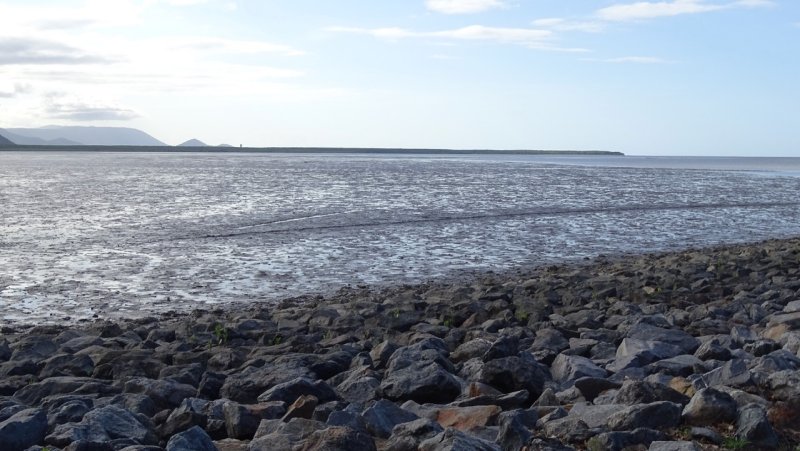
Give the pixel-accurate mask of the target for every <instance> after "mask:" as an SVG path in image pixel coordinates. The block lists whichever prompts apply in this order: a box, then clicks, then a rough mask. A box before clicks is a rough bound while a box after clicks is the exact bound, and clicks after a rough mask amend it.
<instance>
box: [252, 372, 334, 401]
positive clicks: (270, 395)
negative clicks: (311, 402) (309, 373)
mask: <svg viewBox="0 0 800 451" xmlns="http://www.w3.org/2000/svg"><path fill="white" fill-rule="evenodd" d="M303 395H314V396H315V397H316V398H317V400H318V401H319V402H328V401H335V400H336V399H338V397H337V396H336V392H335V391H334V390H333V388H331V386H330V385H328V384H327V383H325V381H322V380H317V381H314V380H312V379H309V378H307V377H298V378H296V379H293V380H290V381H287V382H284V383H282V384H278V385H276V386H274V387H272V388H270V389H269V390H267V391H265V392H264V393H262V394H261V395H260V396H259V397H258V400H259V401H260V402H267V401H283V402H285V403H287V404H291V403H293V402H295V400H297V398H299V397H300V396H303Z"/></svg>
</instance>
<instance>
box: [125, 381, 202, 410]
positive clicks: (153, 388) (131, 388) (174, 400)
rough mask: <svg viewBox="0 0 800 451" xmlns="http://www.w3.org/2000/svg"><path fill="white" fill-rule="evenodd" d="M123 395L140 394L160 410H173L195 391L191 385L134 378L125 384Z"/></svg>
mask: <svg viewBox="0 0 800 451" xmlns="http://www.w3.org/2000/svg"><path fill="white" fill-rule="evenodd" d="M124 391H125V393H140V394H143V395H146V396H148V397H149V398H150V399H152V400H153V402H155V403H156V406H158V407H159V408H161V409H174V408H175V407H178V406H179V405H180V404H181V402H183V400H184V399H186V398H193V397H194V396H195V394H197V389H196V388H194V387H192V386H191V385H186V384H179V383H177V382H173V381H170V380H155V379H146V378H142V377H136V378H133V379H130V380H128V381H127V382H125V388H124Z"/></svg>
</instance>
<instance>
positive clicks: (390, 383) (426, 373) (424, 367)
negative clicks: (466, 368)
mask: <svg viewBox="0 0 800 451" xmlns="http://www.w3.org/2000/svg"><path fill="white" fill-rule="evenodd" d="M400 351H402V349H400V350H398V351H397V352H400ZM397 352H395V356H393V357H392V361H391V363H390V364H389V368H388V369H387V370H386V375H385V376H384V379H383V381H382V382H381V386H380V388H381V392H382V393H383V395H384V396H385V397H387V398H389V399H391V400H395V401H405V400H414V401H418V402H440V403H447V402H450V401H452V400H454V399H455V398H456V397H457V396H458V395H459V393H461V384H460V383H459V382H458V380H457V379H456V378H455V376H453V375H452V374H451V373H450V372H449V371H447V370H446V369H445V367H443V366H442V365H441V364H440V363H439V362H437V360H438V359H436V358H430V356H429V357H428V358H425V357H421V356H418V357H419V359H417V358H409V357H406V356H402V357H400V358H397V357H396V355H397Z"/></svg>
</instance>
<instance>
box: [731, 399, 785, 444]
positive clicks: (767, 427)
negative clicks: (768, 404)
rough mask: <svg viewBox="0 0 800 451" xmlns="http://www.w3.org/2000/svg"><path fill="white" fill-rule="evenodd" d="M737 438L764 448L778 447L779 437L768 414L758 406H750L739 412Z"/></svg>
mask: <svg viewBox="0 0 800 451" xmlns="http://www.w3.org/2000/svg"><path fill="white" fill-rule="evenodd" d="M736 437H738V438H740V439H744V440H747V441H748V442H749V443H751V444H753V445H755V446H759V447H762V448H767V449H770V448H775V447H776V446H778V436H777V434H776V433H775V430H774V429H773V428H772V425H771V424H770V423H769V420H768V419H767V412H766V410H764V408H763V407H762V406H760V405H758V404H749V405H747V406H745V407H743V408H742V409H741V410H740V411H739V416H738V418H737V419H736Z"/></svg>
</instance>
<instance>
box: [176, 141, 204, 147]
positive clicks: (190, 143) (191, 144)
mask: <svg viewBox="0 0 800 451" xmlns="http://www.w3.org/2000/svg"><path fill="white" fill-rule="evenodd" d="M178 147H208V144H206V143H204V142H203V141H200V140H199V139H190V140H188V141H186V142H184V143H180V144H178Z"/></svg>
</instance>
